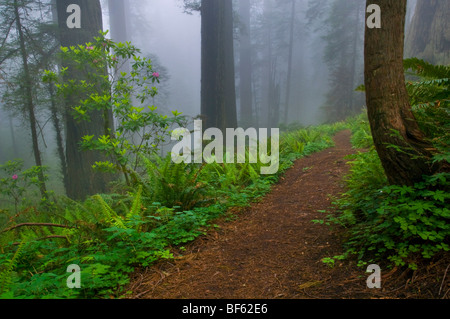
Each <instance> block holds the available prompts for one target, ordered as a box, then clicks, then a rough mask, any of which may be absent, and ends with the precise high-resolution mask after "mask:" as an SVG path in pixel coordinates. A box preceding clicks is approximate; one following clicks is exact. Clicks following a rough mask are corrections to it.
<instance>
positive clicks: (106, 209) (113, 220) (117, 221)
mask: <svg viewBox="0 0 450 319" xmlns="http://www.w3.org/2000/svg"><path fill="white" fill-rule="evenodd" d="M92 198H93V199H94V200H95V201H97V203H98V204H100V207H101V212H102V213H103V216H104V218H105V221H106V222H107V224H108V226H115V227H117V228H122V229H126V228H127V227H126V226H125V224H124V223H123V220H122V219H121V218H120V217H119V216H118V215H117V214H116V212H115V211H114V210H113V209H112V208H111V207H110V206H109V205H108V204H107V203H106V202H105V200H104V199H103V198H102V197H101V196H100V195H94V196H93V197H92Z"/></svg>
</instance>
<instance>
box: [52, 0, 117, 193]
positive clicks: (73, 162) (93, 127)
mask: <svg viewBox="0 0 450 319" xmlns="http://www.w3.org/2000/svg"><path fill="white" fill-rule="evenodd" d="M70 4H77V5H79V6H80V8H81V28H79V29H77V28H74V29H69V28H68V27H67V25H66V19H67V16H68V13H66V10H67V7H68V6H69V5H70ZM56 5H57V13H58V25H59V31H60V43H61V45H62V46H65V47H68V46H73V45H79V44H85V43H87V42H91V41H93V39H94V37H96V36H98V35H99V31H101V30H102V29H103V22H102V11H101V6H100V1H99V0H58V1H57V2H56ZM69 70H70V71H68V73H67V74H66V76H67V78H70V79H75V78H80V77H81V75H80V74H78V72H77V71H76V70H73V68H70V66H69ZM82 98H83V97H80V96H76V95H72V96H69V97H68V98H67V99H66V101H65V104H66V115H65V117H66V159H67V179H68V183H67V186H68V188H67V196H69V197H71V198H73V199H80V200H83V199H85V198H86V197H87V196H90V195H94V194H96V193H103V192H106V191H107V190H108V184H109V182H110V181H111V176H109V175H107V174H105V173H100V172H96V171H94V170H93V168H92V165H93V164H95V162H97V161H103V160H105V157H104V156H103V155H102V154H101V153H100V152H98V151H81V150H80V148H79V143H80V142H81V140H82V137H83V136H85V135H94V136H100V135H104V134H105V133H106V132H105V129H106V128H107V127H112V121H111V119H112V112H111V110H110V111H109V112H108V114H106V115H105V114H104V113H103V112H100V111H94V112H92V113H91V114H90V121H89V122H87V121H82V122H78V121H77V120H75V119H74V117H73V116H72V107H74V106H77V105H78V103H79V101H80V99H82Z"/></svg>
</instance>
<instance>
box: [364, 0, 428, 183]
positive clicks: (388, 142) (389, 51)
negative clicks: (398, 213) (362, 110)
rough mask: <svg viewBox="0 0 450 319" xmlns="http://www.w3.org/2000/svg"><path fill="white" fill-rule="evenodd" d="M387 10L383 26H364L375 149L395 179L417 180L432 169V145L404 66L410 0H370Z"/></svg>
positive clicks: (367, 91)
mask: <svg viewBox="0 0 450 319" xmlns="http://www.w3.org/2000/svg"><path fill="white" fill-rule="evenodd" d="M370 4H378V5H379V6H380V7H381V12H382V26H381V28H380V29H377V28H374V29H370V28H368V27H367V26H366V32H365V72H364V76H365V86H366V102H367V110H368V116H369V122H370V127H371V130H372V135H373V139H374V143H375V147H376V150H377V152H378V155H379V157H380V159H381V163H382V164H383V168H384V170H385V173H386V175H387V178H388V180H389V182H390V183H391V184H397V185H413V184H414V183H415V182H418V181H421V180H422V178H423V175H431V174H433V172H434V171H435V168H434V167H432V165H431V164H430V162H429V161H430V159H431V157H432V150H433V147H432V145H431V144H429V143H428V142H427V141H426V140H425V136H424V134H423V133H422V132H421V131H420V129H419V127H418V124H417V122H416V120H415V118H414V115H413V113H412V111H411V106H410V103H409V96H408V93H407V90H406V85H405V76H404V70H403V51H404V50H403V45H404V26H405V14H406V0H378V1H374V0H368V1H367V6H368V5H370Z"/></svg>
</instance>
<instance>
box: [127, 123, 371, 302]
mask: <svg viewBox="0 0 450 319" xmlns="http://www.w3.org/2000/svg"><path fill="white" fill-rule="evenodd" d="M335 143H336V146H335V147H333V148H330V149H328V150H325V151H322V152H320V153H316V154H312V155H311V156H308V157H305V158H302V159H300V160H298V161H296V163H295V165H294V166H293V167H292V168H291V169H289V170H288V171H287V172H286V173H285V176H284V177H283V178H282V179H281V181H280V183H278V184H277V185H274V186H273V188H272V191H271V192H270V193H269V194H268V195H267V196H266V197H265V198H264V199H263V200H262V201H261V202H259V203H256V204H254V205H253V206H252V207H250V208H249V209H248V210H246V211H245V212H244V213H242V214H239V218H238V219H237V220H235V221H231V222H229V221H228V222H223V223H220V226H221V227H220V228H219V229H218V230H216V231H211V232H210V233H208V235H206V236H203V237H201V238H199V239H198V240H196V241H195V242H194V243H192V244H191V245H190V246H188V247H187V251H186V252H184V253H183V257H181V258H178V259H175V260H174V261H171V262H164V263H161V264H159V265H156V266H155V267H152V268H150V269H146V270H145V271H142V272H139V273H137V274H136V275H135V278H134V279H133V282H132V285H131V286H130V289H131V290H132V291H133V294H132V298H143V299H182V298H188V299H222V298H224V299H273V298H282V299H285V298H287V299H294V298H368V297H371V296H373V295H372V294H373V293H374V292H373V289H372V290H370V289H368V288H367V287H366V278H367V274H365V273H364V271H363V270H362V269H359V268H356V267H354V266H350V265H349V263H348V262H345V263H342V262H338V263H337V264H336V265H335V266H334V267H330V266H328V265H326V264H324V263H323V262H322V261H321V259H322V258H324V257H333V256H335V255H339V254H341V253H342V248H341V245H340V243H339V239H338V237H337V236H336V234H335V233H333V232H332V231H331V230H330V229H329V228H328V227H327V226H324V225H320V224H315V223H312V222H311V220H314V219H323V218H324V214H323V213H319V212H318V210H325V209H328V208H329V207H330V205H331V202H332V200H333V199H332V197H333V196H337V195H338V194H339V193H341V192H342V191H343V187H344V185H343V182H342V178H343V176H344V175H345V174H346V173H347V171H348V165H346V161H345V160H344V157H345V156H346V155H348V154H351V153H353V152H355V150H354V149H352V147H351V144H350V132H349V131H343V132H340V133H338V134H337V135H336V136H335Z"/></svg>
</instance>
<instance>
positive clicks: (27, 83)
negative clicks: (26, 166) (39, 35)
mask: <svg viewBox="0 0 450 319" xmlns="http://www.w3.org/2000/svg"><path fill="white" fill-rule="evenodd" d="M14 14H15V19H16V27H17V32H18V34H19V46H20V54H21V57H22V63H23V73H24V83H22V86H23V88H24V95H25V106H26V109H27V111H28V117H29V118H28V120H29V121H30V129H31V141H32V145H33V154H34V161H35V163H36V166H39V167H42V158H41V152H40V150H39V141H38V133H37V125H36V121H37V119H36V114H35V106H34V101H33V90H32V80H31V75H30V70H29V67H28V54H27V50H26V46H25V36H24V33H23V26H22V23H21V16H20V12H19V4H18V3H17V0H14ZM38 178H39V182H40V187H39V190H40V192H41V196H42V197H43V198H44V197H46V196H47V195H46V193H47V189H46V186H45V178H44V173H43V172H42V170H41V171H40V172H39V174H38Z"/></svg>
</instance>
